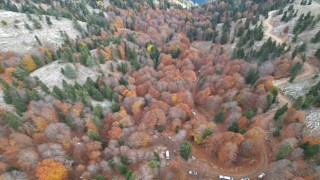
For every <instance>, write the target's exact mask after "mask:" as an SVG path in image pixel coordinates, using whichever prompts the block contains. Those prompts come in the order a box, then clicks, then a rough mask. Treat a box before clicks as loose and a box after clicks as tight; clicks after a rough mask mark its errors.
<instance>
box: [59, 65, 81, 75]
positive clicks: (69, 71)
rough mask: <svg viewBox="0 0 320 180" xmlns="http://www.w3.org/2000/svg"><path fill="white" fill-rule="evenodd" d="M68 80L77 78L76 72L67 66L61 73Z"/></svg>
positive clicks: (71, 66)
mask: <svg viewBox="0 0 320 180" xmlns="http://www.w3.org/2000/svg"><path fill="white" fill-rule="evenodd" d="M62 74H64V75H65V76H66V77H67V78H68V79H76V78H77V77H78V71H77V70H76V69H75V68H74V67H73V65H70V64H67V65H66V66H65V68H63V73H62Z"/></svg>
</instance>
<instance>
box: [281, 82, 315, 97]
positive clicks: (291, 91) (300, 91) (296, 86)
mask: <svg viewBox="0 0 320 180" xmlns="http://www.w3.org/2000/svg"><path fill="white" fill-rule="evenodd" d="M319 80H320V79H319V78H317V79H315V80H314V79H312V77H304V78H301V79H298V80H294V82H293V83H289V82H288V83H285V84H283V85H282V86H281V87H280V88H281V90H282V92H283V94H284V95H285V96H286V97H288V98H289V99H291V100H295V99H297V98H298V97H299V96H304V95H305V94H306V93H307V92H308V91H309V90H310V88H311V87H312V86H313V85H315V84H316V83H317V82H318V81H319Z"/></svg>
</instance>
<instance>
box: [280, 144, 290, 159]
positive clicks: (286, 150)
mask: <svg viewBox="0 0 320 180" xmlns="http://www.w3.org/2000/svg"><path fill="white" fill-rule="evenodd" d="M291 150H292V146H291V145H290V144H285V145H282V146H281V147H280V149H279V151H278V154H277V157H276V159H277V160H280V159H283V158H285V157H286V156H288V155H289V153H290V152H291Z"/></svg>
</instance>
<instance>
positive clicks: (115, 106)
mask: <svg viewBox="0 0 320 180" xmlns="http://www.w3.org/2000/svg"><path fill="white" fill-rule="evenodd" d="M111 111H112V112H119V111H120V104H119V103H117V102H114V103H112V105H111Z"/></svg>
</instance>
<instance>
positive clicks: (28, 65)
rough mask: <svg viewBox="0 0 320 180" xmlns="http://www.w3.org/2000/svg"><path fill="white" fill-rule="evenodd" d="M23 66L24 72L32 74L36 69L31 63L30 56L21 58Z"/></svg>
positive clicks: (33, 63)
mask: <svg viewBox="0 0 320 180" xmlns="http://www.w3.org/2000/svg"><path fill="white" fill-rule="evenodd" d="M23 65H24V68H25V70H26V71H28V72H32V71H34V70H36V69H37V64H36V63H35V62H34V61H33V59H32V57H31V56H30V55H27V56H24V57H23Z"/></svg>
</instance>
